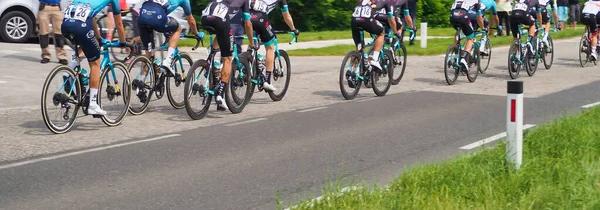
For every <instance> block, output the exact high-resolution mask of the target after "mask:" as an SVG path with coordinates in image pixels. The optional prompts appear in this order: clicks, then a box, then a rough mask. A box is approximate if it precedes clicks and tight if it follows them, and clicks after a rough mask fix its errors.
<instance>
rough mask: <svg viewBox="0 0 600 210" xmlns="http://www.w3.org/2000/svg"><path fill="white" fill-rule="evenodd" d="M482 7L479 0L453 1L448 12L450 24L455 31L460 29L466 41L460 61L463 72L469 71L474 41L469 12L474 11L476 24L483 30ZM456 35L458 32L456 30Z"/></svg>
mask: <svg viewBox="0 0 600 210" xmlns="http://www.w3.org/2000/svg"><path fill="white" fill-rule="evenodd" d="M483 7H484V6H482V4H481V2H480V1H479V0H455V1H454V4H452V7H451V9H450V11H451V12H452V15H451V16H450V24H452V26H453V27H454V28H455V29H457V28H460V29H461V30H462V33H463V34H465V36H466V38H467V41H466V43H465V49H464V51H463V52H462V54H463V56H462V59H460V63H461V64H462V65H463V71H469V64H470V63H471V59H470V56H471V54H470V53H469V52H471V45H473V42H474V41H475V33H474V32H473V26H472V24H471V21H470V19H469V11H475V13H476V18H477V24H479V27H481V28H483V17H482V8H483ZM456 35H458V30H456Z"/></svg>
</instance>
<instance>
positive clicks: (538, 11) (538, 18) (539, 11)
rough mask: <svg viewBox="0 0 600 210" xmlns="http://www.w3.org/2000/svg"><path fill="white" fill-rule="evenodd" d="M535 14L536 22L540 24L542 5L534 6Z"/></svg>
mask: <svg viewBox="0 0 600 210" xmlns="http://www.w3.org/2000/svg"><path fill="white" fill-rule="evenodd" d="M535 11H536V13H535V16H536V17H537V22H538V23H539V24H541V23H542V22H541V21H542V5H540V4H538V5H537V8H536V10H535Z"/></svg>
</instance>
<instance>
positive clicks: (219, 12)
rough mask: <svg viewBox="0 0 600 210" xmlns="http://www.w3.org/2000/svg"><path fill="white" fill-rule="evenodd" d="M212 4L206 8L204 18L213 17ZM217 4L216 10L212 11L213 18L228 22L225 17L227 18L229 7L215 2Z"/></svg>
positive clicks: (203, 12)
mask: <svg viewBox="0 0 600 210" xmlns="http://www.w3.org/2000/svg"><path fill="white" fill-rule="evenodd" d="M212 4H213V3H210V4H208V6H206V8H205V9H204V10H203V11H202V16H203V17H204V16H210V15H211V11H210V8H211V7H212ZM215 4H217V5H216V6H215V8H214V10H213V11H212V16H217V17H220V18H221V19H223V20H226V18H225V16H227V13H229V7H227V6H226V5H225V4H222V3H217V2H215Z"/></svg>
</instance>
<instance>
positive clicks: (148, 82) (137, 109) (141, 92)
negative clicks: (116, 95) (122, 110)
mask: <svg viewBox="0 0 600 210" xmlns="http://www.w3.org/2000/svg"><path fill="white" fill-rule="evenodd" d="M128 69H129V76H130V77H132V78H133V80H132V81H131V91H132V96H131V101H130V103H129V113H131V114H133V115H140V114H143V113H144V112H146V110H147V109H148V105H149V104H150V100H151V99H152V92H153V90H154V87H155V83H156V81H155V76H154V73H155V72H154V67H153V65H152V63H151V62H150V60H148V58H146V56H143V55H142V56H138V57H136V58H135V59H134V60H133V61H132V62H131V63H130V64H129V67H128Z"/></svg>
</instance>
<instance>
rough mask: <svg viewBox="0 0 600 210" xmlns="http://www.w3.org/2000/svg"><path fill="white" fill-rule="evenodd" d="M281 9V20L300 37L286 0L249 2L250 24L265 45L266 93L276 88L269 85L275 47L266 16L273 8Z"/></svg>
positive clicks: (255, 0) (273, 35)
mask: <svg viewBox="0 0 600 210" xmlns="http://www.w3.org/2000/svg"><path fill="white" fill-rule="evenodd" d="M277 5H279V7H280V8H281V13H282V16H283V20H284V21H285V23H286V24H287V25H288V27H290V29H291V30H292V31H293V32H294V33H295V34H296V36H298V35H300V31H298V30H297V29H296V28H295V27H294V20H293V19H292V16H291V15H290V13H289V10H288V5H287V0H250V11H251V13H252V14H251V15H252V17H251V22H252V28H254V30H256V33H257V35H258V36H259V37H260V41H261V42H262V43H264V45H265V51H266V53H267V54H266V68H267V69H266V72H265V75H264V76H265V81H264V83H263V87H264V88H265V90H268V91H275V90H276V88H275V87H273V86H272V85H271V73H272V72H273V64H275V63H274V61H275V47H274V46H273V42H274V41H275V38H276V36H275V34H274V33H273V29H272V27H271V24H269V19H268V15H269V13H271V11H273V10H274V9H275V7H277Z"/></svg>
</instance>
